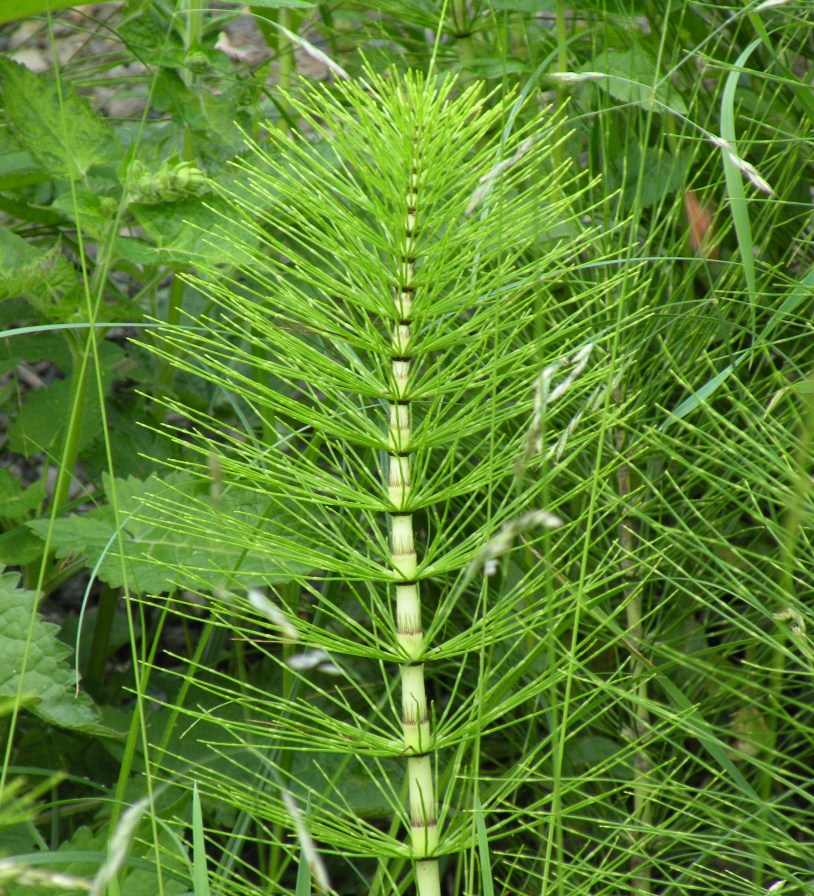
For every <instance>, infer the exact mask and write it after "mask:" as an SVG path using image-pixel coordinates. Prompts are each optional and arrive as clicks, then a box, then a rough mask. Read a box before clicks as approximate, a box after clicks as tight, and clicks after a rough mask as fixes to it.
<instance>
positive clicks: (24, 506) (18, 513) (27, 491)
mask: <svg viewBox="0 0 814 896" xmlns="http://www.w3.org/2000/svg"><path fill="white" fill-rule="evenodd" d="M44 498H45V483H44V482H43V481H42V480H39V481H38V482H35V483H34V484H33V485H29V486H28V488H24V487H23V484H22V483H21V482H20V480H19V479H18V478H17V477H16V476H15V475H14V474H13V473H12V472H11V470H7V469H5V468H0V516H2V517H3V518H4V519H7V520H18V519H22V518H23V517H25V516H26V515H27V514H29V513H31V512H32V511H34V510H36V509H37V508H38V507H39V506H40V504H41V503H42V501H43V500H44Z"/></svg>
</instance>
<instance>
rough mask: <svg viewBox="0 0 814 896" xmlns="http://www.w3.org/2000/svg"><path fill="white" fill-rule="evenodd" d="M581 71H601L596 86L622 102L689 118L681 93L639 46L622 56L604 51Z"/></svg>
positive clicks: (621, 54) (635, 45)
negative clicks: (600, 76) (601, 74)
mask: <svg viewBox="0 0 814 896" xmlns="http://www.w3.org/2000/svg"><path fill="white" fill-rule="evenodd" d="M580 71H586V72H587V71H590V72H602V73H603V75H604V77H602V78H598V79H597V80H596V81H595V82H594V83H595V84H596V85H597V87H599V88H600V89H602V90H606V91H607V92H608V93H609V94H610V95H611V96H612V97H614V98H615V99H617V100H619V101H620V102H622V103H632V104H633V105H635V106H642V107H643V108H645V109H651V108H655V109H662V110H669V111H671V112H675V113H677V114H679V115H687V106H686V104H685V102H684V100H683V99H682V98H681V96H680V95H679V93H678V91H677V90H676V89H675V88H674V87H673V86H672V84H671V82H670V80H669V79H668V78H664V77H663V76H662V75H661V73H660V71H659V69H658V67H657V65H656V60H655V59H653V57H651V56H650V54H649V53H647V52H646V50H645V49H644V48H643V47H641V46H639V45H638V44H634V46H633V47H631V48H630V49H629V50H626V51H625V52H623V53H619V52H617V51H615V50H603V51H602V52H601V53H600V54H599V55H598V56H596V57H595V58H594V59H592V60H591V61H590V62H589V63H587V64H586V65H585V66H583V67H582V68H581V69H580Z"/></svg>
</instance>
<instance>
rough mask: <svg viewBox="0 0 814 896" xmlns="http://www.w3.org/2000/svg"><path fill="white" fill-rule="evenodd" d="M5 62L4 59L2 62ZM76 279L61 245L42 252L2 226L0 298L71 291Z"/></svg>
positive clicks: (0, 242) (0, 238)
mask: <svg viewBox="0 0 814 896" xmlns="http://www.w3.org/2000/svg"><path fill="white" fill-rule="evenodd" d="M0 61H2V60H0ZM75 280H76V276H75V274H74V271H73V269H72V268H71V266H70V264H68V262H67V260H66V259H65V258H64V257H63V256H62V254H61V252H60V248H59V246H58V245H57V246H54V247H53V248H51V249H41V248H39V247H38V246H33V245H31V243H28V242H26V241H25V240H24V239H23V238H22V237H19V236H17V234H16V233H13V232H12V231H11V230H8V228H5V227H0V299H12V298H15V297H16V296H19V295H23V294H24V293H25V294H29V295H28V297H29V298H30V293H31V292H32V290H35V289H38V288H40V287H46V288H47V289H48V290H49V291H51V292H53V291H57V290H63V289H67V288H69V287H70V286H71V285H73V283H74V282H75Z"/></svg>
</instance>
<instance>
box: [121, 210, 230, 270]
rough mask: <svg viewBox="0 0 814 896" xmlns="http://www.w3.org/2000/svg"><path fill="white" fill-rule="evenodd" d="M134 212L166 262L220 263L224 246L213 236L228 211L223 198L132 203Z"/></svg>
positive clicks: (176, 263)
mask: <svg viewBox="0 0 814 896" xmlns="http://www.w3.org/2000/svg"><path fill="white" fill-rule="evenodd" d="M131 210H132V212H133V215H134V216H135V218H136V220H137V221H138V223H139V224H140V225H141V226H142V228H143V229H144V233H145V235H146V236H147V237H149V238H150V239H152V240H153V241H154V242H155V245H156V248H157V250H158V259H160V261H161V262H162V263H163V264H170V265H171V264H175V265H179V266H184V267H185V266H187V265H190V264H218V263H219V262H221V261H222V260H223V249H222V248H219V247H218V244H217V239H216V238H215V237H214V236H212V234H214V233H215V232H216V231H217V228H218V227H219V226H220V225H221V223H222V221H223V215H224V214H226V213H227V212H228V206H227V204H226V203H225V202H224V201H223V200H222V199H219V198H212V197H207V199H206V202H203V201H202V200H200V199H185V200H182V201H180V202H162V203H160V204H157V205H140V204H134V205H132V206H131Z"/></svg>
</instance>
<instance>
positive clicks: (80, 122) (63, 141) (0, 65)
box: [0, 58, 123, 179]
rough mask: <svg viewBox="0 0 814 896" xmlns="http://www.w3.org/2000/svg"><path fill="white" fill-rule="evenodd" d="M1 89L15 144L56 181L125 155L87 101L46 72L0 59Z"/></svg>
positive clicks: (75, 176) (113, 135)
mask: <svg viewBox="0 0 814 896" xmlns="http://www.w3.org/2000/svg"><path fill="white" fill-rule="evenodd" d="M0 91H1V92H2V101H3V106H4V107H5V110H6V115H7V117H8V121H9V124H10V125H11V128H12V130H13V132H14V136H15V137H16V138H17V141H18V142H19V144H20V145H21V146H22V147H23V148H24V149H27V150H28V152H29V153H30V154H31V156H32V158H33V159H34V160H35V161H36V162H37V163H38V164H39V165H40V167H41V168H42V169H43V170H45V171H47V172H48V173H49V174H50V175H51V176H52V177H55V178H70V179H73V178H81V177H84V176H85V175H86V174H87V173H88V171H89V170H90V169H91V168H92V167H93V166H94V165H104V164H109V163H111V162H115V161H116V160H117V159H119V158H120V157H121V155H122V153H123V150H122V147H121V144H120V143H119V142H118V141H117V140H116V136H115V134H114V132H113V129H112V128H111V127H110V126H109V125H108V124H107V122H106V121H105V120H104V119H103V118H102V117H101V116H100V115H97V113H96V112H94V111H93V109H92V108H91V105H90V103H89V102H88V101H87V100H86V99H85V98H84V97H81V96H78V95H77V94H75V93H73V92H72V91H71V89H70V87H69V86H67V85H64V84H63V85H62V90H61V95H60V90H59V89H58V87H57V83H56V81H55V80H54V79H53V78H52V77H50V76H49V75H47V74H44V73H40V74H38V73H35V72H32V71H30V70H29V69H27V68H26V67H25V66H24V65H21V64H20V63H18V62H12V61H11V60H10V59H2V58H0Z"/></svg>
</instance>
